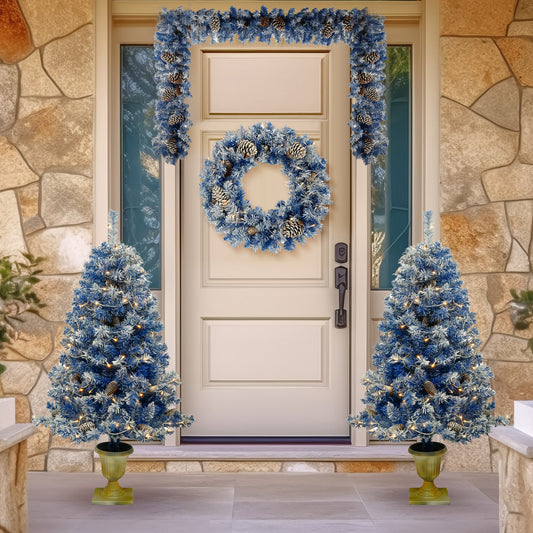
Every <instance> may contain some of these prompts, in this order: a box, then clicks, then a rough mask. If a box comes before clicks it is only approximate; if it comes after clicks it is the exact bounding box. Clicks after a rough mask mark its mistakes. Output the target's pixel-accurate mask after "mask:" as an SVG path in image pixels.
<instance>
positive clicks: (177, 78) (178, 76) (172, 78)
mask: <svg viewBox="0 0 533 533" xmlns="http://www.w3.org/2000/svg"><path fill="white" fill-rule="evenodd" d="M167 80H168V82H169V83H174V84H175V85H178V84H179V83H181V82H182V81H183V74H182V73H181V72H171V73H170V74H169V75H168V77H167Z"/></svg>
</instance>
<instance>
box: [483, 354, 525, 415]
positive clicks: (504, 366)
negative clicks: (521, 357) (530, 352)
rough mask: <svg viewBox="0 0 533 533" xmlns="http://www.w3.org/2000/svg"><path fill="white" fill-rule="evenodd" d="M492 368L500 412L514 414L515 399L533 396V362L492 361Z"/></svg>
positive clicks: (498, 410)
mask: <svg viewBox="0 0 533 533" xmlns="http://www.w3.org/2000/svg"><path fill="white" fill-rule="evenodd" d="M490 368H491V369H492V371H493V372H494V379H493V380H492V388H493V389H494V390H495V391H496V396H495V402H496V408H497V412H498V414H512V413H513V409H514V404H513V402H514V401H516V400H531V398H533V362H527V363H515V362H509V361H491V362H490Z"/></svg>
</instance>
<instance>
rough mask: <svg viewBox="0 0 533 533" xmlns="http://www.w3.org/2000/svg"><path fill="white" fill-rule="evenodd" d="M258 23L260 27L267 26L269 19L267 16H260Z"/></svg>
mask: <svg viewBox="0 0 533 533" xmlns="http://www.w3.org/2000/svg"><path fill="white" fill-rule="evenodd" d="M259 25H260V26H261V28H268V27H269V26H270V19H269V18H268V17H261V20H260V21H259Z"/></svg>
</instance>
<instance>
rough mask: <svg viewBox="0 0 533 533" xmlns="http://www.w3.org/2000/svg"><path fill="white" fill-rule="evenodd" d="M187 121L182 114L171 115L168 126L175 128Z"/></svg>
mask: <svg viewBox="0 0 533 533" xmlns="http://www.w3.org/2000/svg"><path fill="white" fill-rule="evenodd" d="M184 120H185V117H184V116H183V114H182V113H178V114H177V115H170V117H168V124H169V126H175V125H176V124H180V123H181V122H183V121H184Z"/></svg>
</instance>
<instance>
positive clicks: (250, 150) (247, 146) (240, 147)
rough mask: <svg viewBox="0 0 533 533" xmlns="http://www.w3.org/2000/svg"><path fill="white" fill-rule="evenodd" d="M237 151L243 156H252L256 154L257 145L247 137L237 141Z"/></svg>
mask: <svg viewBox="0 0 533 533" xmlns="http://www.w3.org/2000/svg"><path fill="white" fill-rule="evenodd" d="M237 152H238V153H239V154H241V155H242V156H243V157H254V156H256V155H257V146H256V145H255V144H254V143H253V142H252V141H249V140H248V139H241V140H240V141H239V142H238V143H237Z"/></svg>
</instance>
